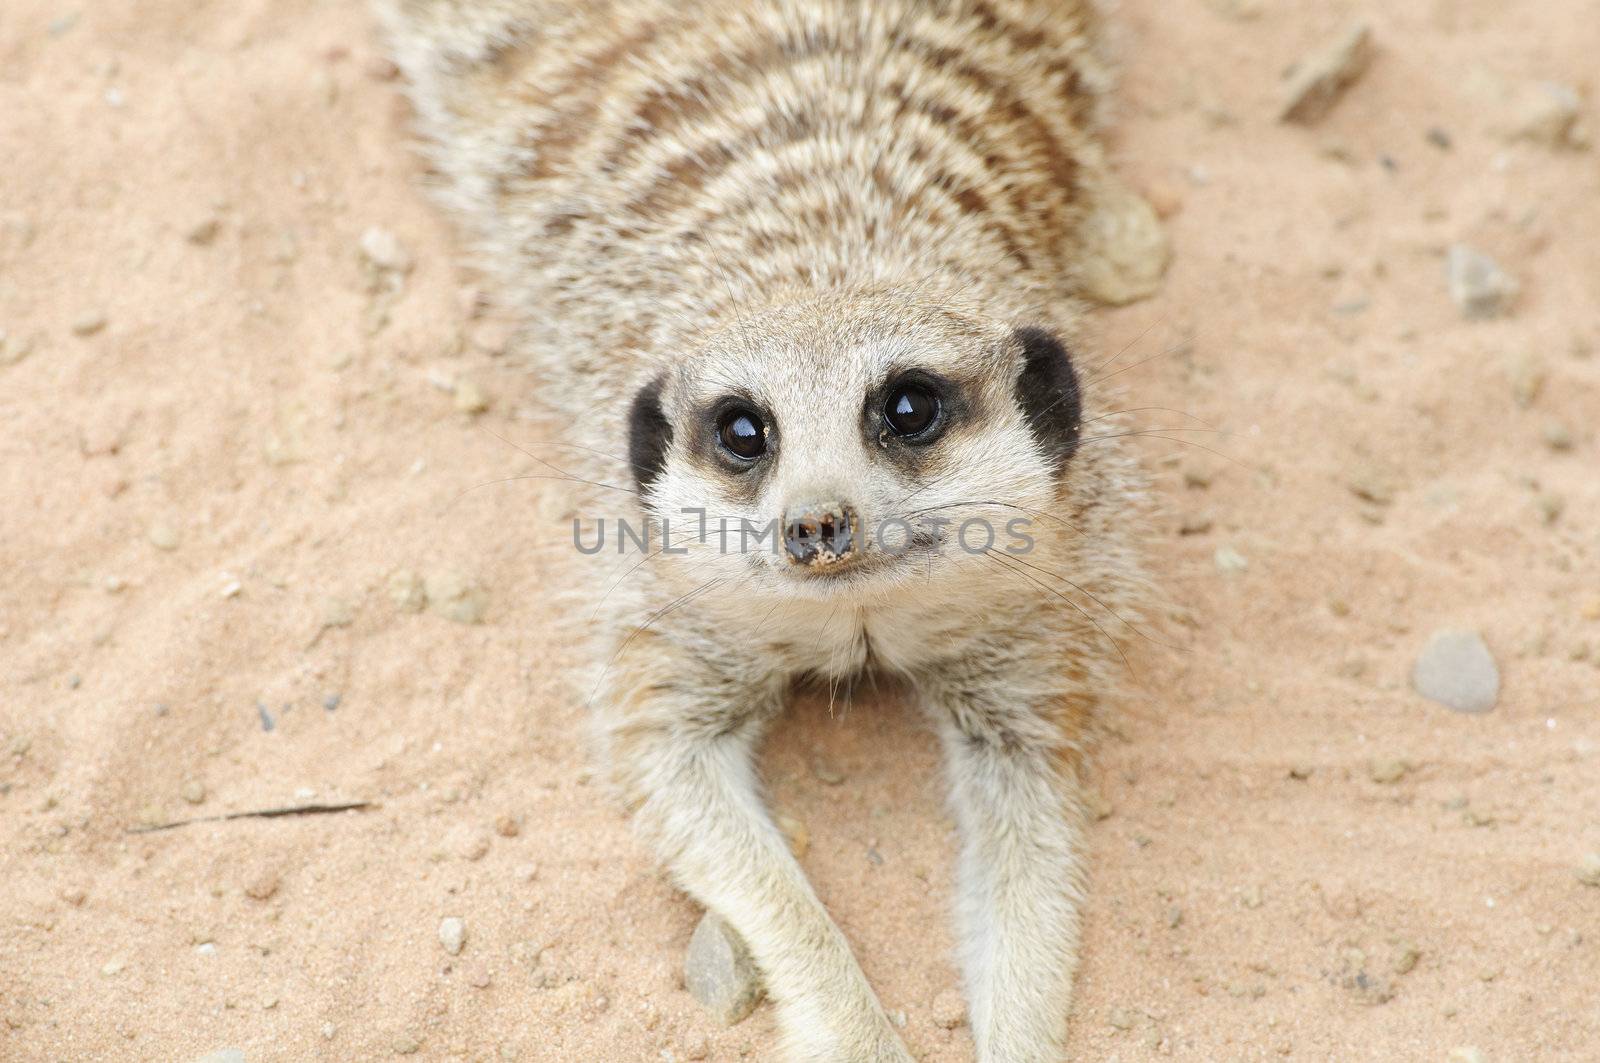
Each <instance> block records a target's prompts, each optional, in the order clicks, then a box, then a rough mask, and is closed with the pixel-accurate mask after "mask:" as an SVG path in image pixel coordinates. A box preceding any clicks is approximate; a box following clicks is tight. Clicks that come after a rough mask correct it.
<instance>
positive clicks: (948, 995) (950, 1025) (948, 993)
mask: <svg viewBox="0 0 1600 1063" xmlns="http://www.w3.org/2000/svg"><path fill="white" fill-rule="evenodd" d="M931 1012H932V1015H933V1023H934V1025H935V1026H938V1027H941V1028H942V1029H946V1030H954V1029H955V1028H956V1027H957V1026H960V1025H961V1024H962V1023H964V1022H966V1021H967V1002H966V1001H965V1000H963V999H962V997H961V994H960V993H958V992H957V991H956V990H954V989H945V990H942V991H941V992H940V993H939V995H938V996H936V997H934V998H933V1007H932V1009H931Z"/></svg>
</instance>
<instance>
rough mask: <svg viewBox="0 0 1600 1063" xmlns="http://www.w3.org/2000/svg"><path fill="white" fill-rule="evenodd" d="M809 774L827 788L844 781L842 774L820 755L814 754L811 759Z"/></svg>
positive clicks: (835, 766) (834, 765)
mask: <svg viewBox="0 0 1600 1063" xmlns="http://www.w3.org/2000/svg"><path fill="white" fill-rule="evenodd" d="M811 774H812V775H813V776H814V777H815V778H816V780H817V781H818V782H820V783H823V784H824V785H827V786H839V785H841V784H842V783H843V782H844V780H845V775H844V772H842V771H840V770H839V768H838V766H837V765H836V764H834V763H833V761H831V760H829V759H828V758H827V757H825V756H823V755H822V754H821V753H815V754H813V755H812V757H811Z"/></svg>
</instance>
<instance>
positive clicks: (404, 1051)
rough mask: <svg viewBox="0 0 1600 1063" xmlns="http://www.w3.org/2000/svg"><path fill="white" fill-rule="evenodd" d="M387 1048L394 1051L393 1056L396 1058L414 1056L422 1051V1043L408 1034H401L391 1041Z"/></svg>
mask: <svg viewBox="0 0 1600 1063" xmlns="http://www.w3.org/2000/svg"><path fill="white" fill-rule="evenodd" d="M389 1047H390V1048H391V1049H393V1050H394V1054H395V1055H397V1056H414V1055H416V1054H417V1053H418V1052H420V1051H422V1042H421V1041H419V1040H417V1039H416V1038H415V1037H412V1036H411V1035H410V1034H406V1033H403V1034H400V1035H399V1036H397V1037H396V1038H395V1039H394V1040H393V1041H390V1042H389Z"/></svg>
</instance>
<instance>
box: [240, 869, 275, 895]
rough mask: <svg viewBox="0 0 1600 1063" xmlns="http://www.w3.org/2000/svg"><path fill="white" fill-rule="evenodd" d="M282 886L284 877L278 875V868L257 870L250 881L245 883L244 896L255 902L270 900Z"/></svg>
mask: <svg viewBox="0 0 1600 1063" xmlns="http://www.w3.org/2000/svg"><path fill="white" fill-rule="evenodd" d="M282 884H283V876H282V875H280V874H279V873H278V869H277V868H275V867H272V866H270V865H269V866H266V867H263V868H260V869H259V870H257V871H256V873H255V875H253V876H252V877H251V879H250V881H249V882H247V883H245V887H244V895H245V896H246V897H249V898H250V899H251V900H253V901H265V900H270V899H272V897H273V895H275V894H276V893H277V892H278V887H279V886H281V885H282Z"/></svg>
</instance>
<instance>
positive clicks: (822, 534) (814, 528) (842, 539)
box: [783, 502, 861, 568]
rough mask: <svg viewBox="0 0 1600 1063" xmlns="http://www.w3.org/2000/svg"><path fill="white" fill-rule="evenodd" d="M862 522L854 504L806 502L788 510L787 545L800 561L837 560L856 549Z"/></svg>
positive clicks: (821, 564) (791, 557) (823, 563)
mask: <svg viewBox="0 0 1600 1063" xmlns="http://www.w3.org/2000/svg"><path fill="white" fill-rule="evenodd" d="M860 524H861V522H860V520H859V519H858V518H857V517H856V511H855V509H854V507H851V506H847V505H845V504H844V503H843V502H829V503H825V504H823V505H813V506H802V507H799V508H798V509H796V510H791V511H790V512H788V513H786V514H784V519H783V545H784V549H785V550H787V551H788V553H789V560H790V561H791V562H793V563H794V564H797V565H811V566H813V567H815V568H823V567H826V566H828V565H833V564H837V563H838V562H840V561H844V560H846V559H847V558H849V557H851V556H852V555H853V554H854V553H855V552H856V532H857V530H858V529H859V528H860Z"/></svg>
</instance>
